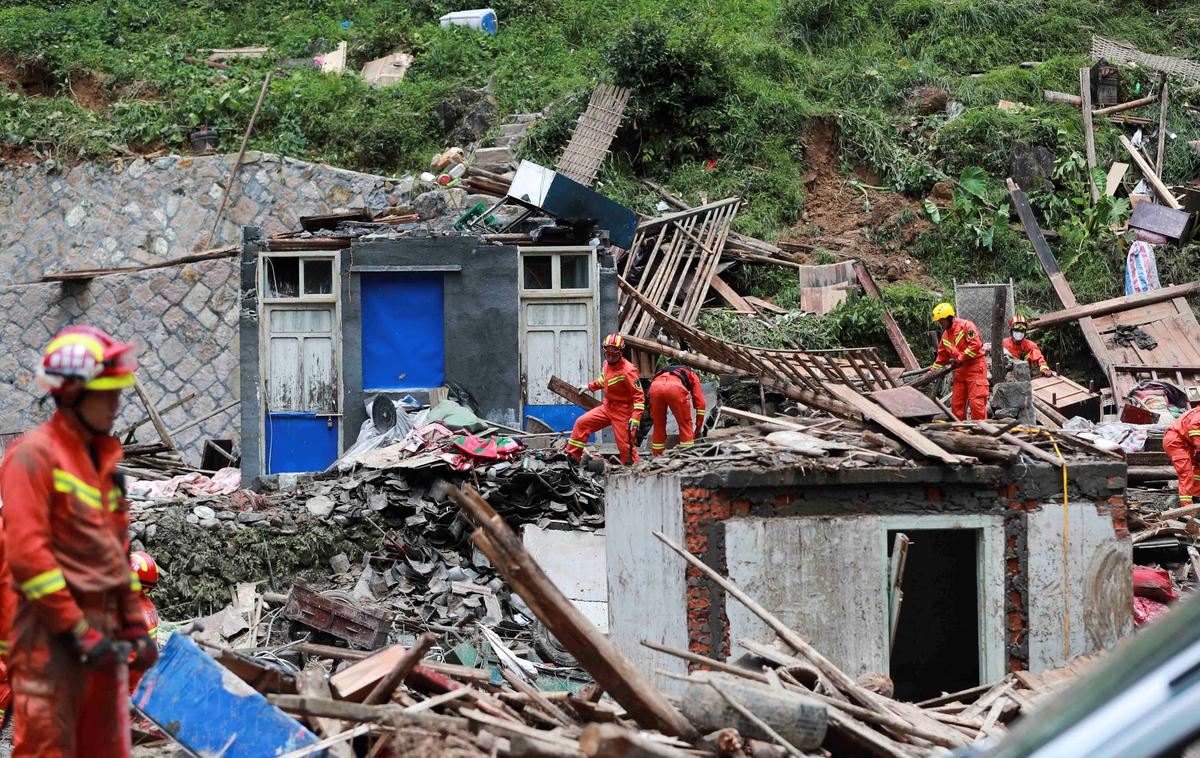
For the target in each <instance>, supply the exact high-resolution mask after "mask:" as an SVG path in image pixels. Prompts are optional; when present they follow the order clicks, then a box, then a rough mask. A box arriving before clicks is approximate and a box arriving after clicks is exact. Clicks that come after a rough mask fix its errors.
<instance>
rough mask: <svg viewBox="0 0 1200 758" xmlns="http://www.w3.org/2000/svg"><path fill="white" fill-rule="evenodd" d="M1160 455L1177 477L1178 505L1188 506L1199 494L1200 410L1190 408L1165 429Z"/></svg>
mask: <svg viewBox="0 0 1200 758" xmlns="http://www.w3.org/2000/svg"><path fill="white" fill-rule="evenodd" d="M1163 452H1165V453H1166V454H1167V456H1168V457H1169V458H1170V459H1171V465H1172V466H1174V467H1175V473H1176V475H1177V476H1178V477H1179V504H1180V505H1181V506H1183V505H1192V503H1193V500H1194V498H1196V496H1197V495H1200V408H1193V409H1191V410H1190V411H1188V412H1187V413H1185V414H1183V415H1182V416H1180V417H1179V418H1177V419H1175V423H1173V424H1171V425H1170V426H1168V427H1167V431H1166V433H1164V434H1163Z"/></svg>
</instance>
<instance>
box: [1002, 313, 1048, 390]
mask: <svg viewBox="0 0 1200 758" xmlns="http://www.w3.org/2000/svg"><path fill="white" fill-rule="evenodd" d="M1008 331H1009V332H1010V333H1011V334H1012V336H1011V337H1005V338H1004V349H1005V350H1007V351H1008V354H1009V355H1011V356H1012V357H1014V358H1016V359H1017V360H1019V361H1025V362H1026V363H1028V364H1029V371H1030V373H1033V372H1037V373H1039V374H1041V375H1042V376H1054V372H1053V371H1051V370H1050V364H1048V363H1046V356H1044V355H1042V351H1041V350H1040V349H1038V346H1037V343H1036V342H1034V341H1033V340H1031V339H1025V335H1026V333H1028V332H1029V322H1028V321H1026V320H1025V317H1024V316H1013V317H1012V320H1010V321H1009V322H1008Z"/></svg>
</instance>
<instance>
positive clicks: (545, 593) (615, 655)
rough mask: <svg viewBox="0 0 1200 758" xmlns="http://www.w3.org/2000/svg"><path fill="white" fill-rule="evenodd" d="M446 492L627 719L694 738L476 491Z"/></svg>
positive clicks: (504, 570)
mask: <svg viewBox="0 0 1200 758" xmlns="http://www.w3.org/2000/svg"><path fill="white" fill-rule="evenodd" d="M445 491H446V492H447V493H448V494H449V495H450V497H451V498H452V499H453V500H454V501H455V502H456V503H458V505H459V507H460V508H462V509H463V512H464V513H466V514H468V515H470V517H471V519H472V520H473V521H474V522H475V523H476V524H478V525H479V528H478V529H477V530H476V531H475V534H474V535H473V537H472V540H473V541H474V543H475V545H476V546H477V547H478V548H479V549H480V550H481V551H483V553H484V554H485V555H487V557H488V558H489V559H490V560H491V561H492V565H493V566H495V567H496V568H497V569H499V570H500V573H501V574H502V575H503V576H504V579H505V580H506V581H507V582H508V584H509V585H510V586H511V587H512V588H513V589H514V590H516V592H517V594H519V595H520V596H521V599H522V600H524V601H525V603H526V604H527V605H528V606H529V608H530V610H532V611H533V613H534V615H535V616H537V617H538V619H539V620H540V621H541V622H542V623H543V624H545V625H546V627H547V628H548V629H549V630H550V632H551V633H552V634H553V635H554V636H555V638H556V639H558V641H559V643H560V644H562V646H563V647H565V648H566V649H567V650H568V651H569V652H570V653H571V654H572V655H573V656H574V657H575V660H576V661H578V662H579V664H580V665H581V666H582V667H583V668H584V669H586V670H587V672H588V673H589V674H591V675H592V677H593V678H594V679H595V680H596V682H597V683H598V684H599V685H600V686H601V687H603V688H604V690H605V692H607V693H608V694H609V695H610V696H612V698H613V699H614V700H616V701H617V702H618V703H620V704H621V706H623V707H624V708H625V710H626V711H627V712H628V713H629V716H630V717H631V718H633V719H634V720H636V721H637V722H638V723H639V724H641V725H642V726H644V727H645V728H647V729H658V730H659V731H661V732H663V733H664V734H668V735H671V736H674V737H684V738H685V739H695V738H696V737H698V735H697V734H696V730H695V729H694V728H693V727H692V725H691V724H690V723H688V721H687V720H686V719H685V718H684V717H683V714H681V713H680V712H679V711H678V710H676V709H675V707H674V706H673V705H671V703H670V702H669V701H667V699H666V698H665V697H664V696H663V694H662V693H661V692H659V690H658V688H656V687H655V686H654V685H653V684H652V683H651V682H650V681H649V680H648V679H647V678H646V677H645V676H644V675H643V674H642V673H641V672H640V671H638V670H637V669H635V668H634V667H633V666H631V665H630V664H629V662H628V661H627V660H626V659H625V657H624V656H622V655H621V653H620V652H618V651H617V649H616V647H615V646H614V645H613V644H612V642H611V641H609V639H608V638H607V637H606V636H604V635H603V634H601V633H600V630H598V629H597V628H596V627H595V625H593V624H592V623H591V622H590V621H588V620H587V618H585V617H584V615H583V614H582V613H581V612H580V611H579V609H578V608H576V607H575V605H574V604H573V603H572V602H571V601H570V600H568V599H567V598H566V596H565V595H563V593H562V591H561V590H559V589H558V587H557V586H555V584H554V583H553V582H551V581H550V579H549V578H548V577H547V576H546V574H545V573H544V572H543V571H542V569H541V567H540V566H538V564H537V561H535V560H534V559H533V557H532V556H531V555H530V554H529V552H528V551H527V550H526V549H525V546H524V545H523V544H522V543H521V540H520V538H519V537H517V535H516V534H514V533H513V531H512V529H511V528H510V527H509V526H508V524H507V523H505V521H504V519H503V518H501V517H500V515H499V514H497V513H496V512H495V511H494V510H492V507H491V506H490V505H488V503H487V501H485V500H484V499H483V498H482V497H480V496H479V493H478V492H476V491H475V489H474V488H472V487H470V486H467V487H465V488H464V489H462V490H460V489H458V488H456V487H453V486H447V487H446V489H445Z"/></svg>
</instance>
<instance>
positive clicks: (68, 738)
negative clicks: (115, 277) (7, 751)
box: [0, 326, 158, 758]
mask: <svg viewBox="0 0 1200 758" xmlns="http://www.w3.org/2000/svg"><path fill="white" fill-rule="evenodd" d="M136 368H137V361H136V360H135V358H134V357H133V345H130V344H126V343H121V342H117V341H116V340H114V339H113V338H112V337H111V336H109V335H108V334H107V333H105V332H103V331H101V330H99V329H95V328H92V327H87V326H75V327H68V328H66V329H63V330H62V331H61V332H59V333H58V334H57V335H56V336H55V337H54V339H53V340H52V341H51V342H50V345H49V346H48V347H47V348H46V350H45V353H44V354H43V357H42V363H41V366H40V367H39V368H38V372H37V380H38V383H39V384H40V385H41V386H42V387H44V388H45V389H47V390H48V391H49V392H50V393H51V396H52V397H53V398H54V402H55V404H56V405H57V410H56V411H55V413H54V415H53V416H52V417H51V419H50V420H49V421H47V422H46V423H44V424H42V425H41V426H39V427H37V428H36V429H34V430H33V431H31V432H29V433H27V434H26V435H25V436H23V437H22V438H21V439H20V440H19V441H18V442H17V443H16V444H14V445H13V446H12V447H11V448H10V449H9V450H8V453H7V454H6V455H5V457H4V463H3V465H2V466H0V497H3V500H4V505H5V507H4V516H5V518H4V529H5V541H6V543H7V548H8V565H9V569H10V570H11V572H12V577H13V584H14V585H15V586H16V589H17V591H18V595H19V597H18V605H17V611H16V619H15V621H14V623H13V631H12V652H11V655H10V664H11V672H10V675H11V681H12V688H13V695H14V703H13V722H14V726H15V729H14V735H13V753H12V754H13V756H16V757H17V758H23V757H24V756H39V757H40V758H69V757H71V756H81V757H82V756H105V757H109V756H116V757H117V758H127V757H128V756H129V749H130V748H129V729H128V713H129V693H128V692H127V691H126V690H125V688H124V687H123V686H121V685H122V684H123V683H124V679H125V677H124V673H125V668H124V667H125V666H126V660H124V656H123V655H122V653H123V652H125V651H128V650H132V653H133V655H135V656H136V662H135V664H134V665H135V666H137V667H139V668H148V667H150V666H152V665H153V664H154V662H155V660H156V659H157V657H158V650H157V648H156V647H155V645H154V642H153V641H152V640H151V639H150V636H149V633H148V630H147V628H146V623H145V621H144V620H143V617H142V610H141V599H140V596H141V587H140V584H139V582H138V577H137V575H136V574H134V573H132V572H131V571H130V568H129V540H128V536H127V528H128V526H129V516H128V512H127V503H126V501H125V498H124V494H123V492H122V490H121V485H122V481H121V477H120V475H119V474H118V473H117V472H116V465H117V462H118V461H120V459H121V454H122V451H121V443H120V441H119V440H117V439H116V438H115V437H112V436H111V434H110V433H111V431H112V427H113V423H114V422H115V421H116V418H117V412H118V410H119V408H120V403H121V400H120V393H121V390H122V389H124V388H126V387H130V386H132V385H133V383H134V375H133V372H134V370H135V369H136Z"/></svg>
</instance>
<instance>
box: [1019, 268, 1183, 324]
mask: <svg viewBox="0 0 1200 758" xmlns="http://www.w3.org/2000/svg"><path fill="white" fill-rule="evenodd" d="M1197 292H1200V279H1198V280H1196V281H1194V282H1188V283H1187V284H1177V285H1175V286H1174V287H1163V288H1162V289H1157V290H1150V291H1149V292H1140V293H1138V294H1136V295H1126V296H1124V297H1114V298H1111V299H1109V300H1101V301H1100V302H1097V303H1090V304H1088V305H1078V306H1075V307H1073V308H1065V309H1063V310H1061V311H1054V312H1053V313H1045V314H1043V315H1041V316H1035V317H1034V318H1032V319H1030V320H1029V331H1031V332H1032V331H1034V330H1036V329H1049V328H1050V327H1052V326H1058V325H1060V324H1067V323H1071V322H1072V321H1078V320H1079V319H1081V318H1088V317H1091V318H1095V317H1097V316H1107V315H1109V314H1112V313H1119V312H1121V311H1127V310H1132V309H1134V308H1140V307H1142V306H1144V305H1153V304H1155V303H1161V302H1164V301H1167V300H1173V299H1174V298H1177V297H1184V296H1187V295H1192V294H1195V293H1197ZM1172 310H1174V309H1172Z"/></svg>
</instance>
